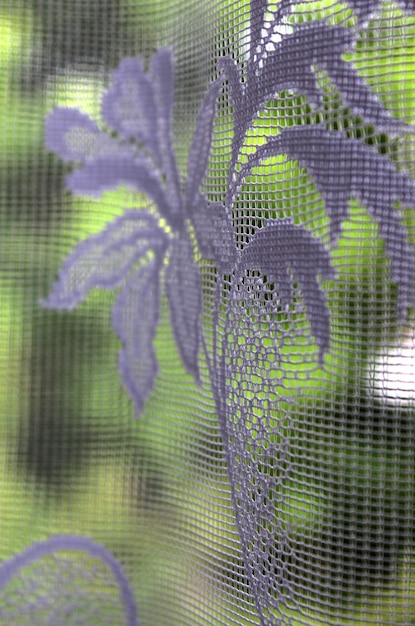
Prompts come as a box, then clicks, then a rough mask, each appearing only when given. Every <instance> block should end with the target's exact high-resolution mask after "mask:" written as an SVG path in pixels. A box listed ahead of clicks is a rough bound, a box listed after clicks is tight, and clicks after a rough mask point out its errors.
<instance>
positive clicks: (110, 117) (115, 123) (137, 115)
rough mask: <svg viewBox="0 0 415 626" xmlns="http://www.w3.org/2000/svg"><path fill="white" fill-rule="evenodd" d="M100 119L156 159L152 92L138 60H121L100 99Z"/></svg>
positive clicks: (157, 152)
mask: <svg viewBox="0 0 415 626" xmlns="http://www.w3.org/2000/svg"><path fill="white" fill-rule="evenodd" d="M102 118H103V120H104V121H105V122H106V123H107V124H108V126H109V127H110V128H111V129H112V130H115V131H116V132H117V133H118V134H119V135H120V137H122V138H123V139H126V140H130V139H134V140H135V141H137V142H138V143H143V144H145V145H146V146H147V147H148V148H149V149H150V150H151V151H152V152H154V154H156V155H157V156H159V155H160V146H159V144H158V142H157V138H158V134H157V123H158V117H157V108H156V100H155V97H154V88H153V84H152V82H151V80H150V78H149V76H148V75H147V74H146V73H145V72H144V70H143V64H142V61H141V59H140V58H139V57H135V58H126V59H123V60H122V61H121V63H120V65H119V67H118V69H117V70H116V71H115V72H114V74H113V81H112V85H111V87H110V88H109V89H108V91H107V92H106V93H105V95H104V97H103V99H102Z"/></svg>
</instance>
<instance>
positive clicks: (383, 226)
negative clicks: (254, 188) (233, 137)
mask: <svg viewBox="0 0 415 626" xmlns="http://www.w3.org/2000/svg"><path fill="white" fill-rule="evenodd" d="M281 154H286V155H288V157H289V158H290V159H295V160H297V161H299V163H300V165H301V166H303V167H305V168H307V170H308V172H309V173H310V175H311V176H312V177H313V180H314V182H315V184H316V186H317V188H318V189H319V190H320V192H321V194H322V196H323V198H324V200H325V206H326V210H327V213H328V214H329V216H330V220H331V240H332V242H333V243H335V242H336V241H337V239H338V237H339V236H340V233H341V228H342V223H343V221H344V220H345V219H347V217H348V215H349V205H348V203H349V200H350V199H351V198H355V199H357V200H359V201H360V202H362V204H363V205H364V206H365V207H366V208H367V210H368V212H369V214H370V215H371V217H372V218H373V219H374V220H375V221H376V222H377V224H378V226H379V231H380V235H381V237H382V239H383V241H384V243H385V248H386V252H387V254H388V256H389V258H390V260H391V274H392V279H393V280H394V281H395V283H396V284H397V285H398V289H399V294H398V313H399V316H400V318H401V319H404V318H405V316H406V308H407V307H408V306H412V305H413V303H414V276H415V261H414V252H413V250H412V247H411V246H410V244H409V242H408V236H407V231H406V229H405V227H404V226H403V224H402V222H401V218H400V214H399V212H398V211H397V210H396V208H395V206H394V205H395V203H401V205H402V206H403V207H406V208H413V209H415V186H414V184H413V182H412V181H411V179H410V178H409V177H408V176H406V175H405V174H403V173H400V172H398V171H397V170H396V168H395V166H394V164H393V163H392V162H391V161H390V160H389V159H388V158H387V157H385V156H382V155H381V154H379V153H378V152H377V150H376V149H375V148H372V147H371V146H368V145H366V144H364V143H362V142H360V141H358V140H355V139H349V138H348V137H347V136H346V135H345V134H344V133H342V132H341V131H338V132H334V131H328V130H326V129H325V128H324V126H321V125H312V124H310V125H308V126H296V127H292V128H288V129H286V130H284V131H282V132H281V133H280V134H279V135H278V136H277V137H275V138H272V139H270V140H268V141H267V143H266V144H264V145H262V146H260V147H259V148H258V149H257V151H256V152H255V153H254V154H252V155H250V156H249V158H248V161H247V163H246V164H245V165H244V166H243V167H242V168H241V171H240V173H239V181H242V179H243V178H245V177H246V176H247V175H248V174H249V173H251V172H252V170H253V168H254V167H256V166H257V165H259V164H260V163H261V162H262V161H263V160H265V159H268V158H270V157H273V156H277V155H281Z"/></svg>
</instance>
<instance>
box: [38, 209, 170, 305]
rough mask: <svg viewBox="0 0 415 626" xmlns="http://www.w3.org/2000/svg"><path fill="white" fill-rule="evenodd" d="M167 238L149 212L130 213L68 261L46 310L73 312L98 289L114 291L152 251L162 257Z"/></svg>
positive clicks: (75, 251)
mask: <svg viewBox="0 0 415 626" xmlns="http://www.w3.org/2000/svg"><path fill="white" fill-rule="evenodd" d="M166 245H167V237H166V235H165V234H164V232H163V231H162V230H161V228H160V227H159V226H158V223H157V220H156V219H155V218H154V217H153V216H152V215H150V214H148V213H146V212H145V211H127V212H126V213H125V214H124V215H123V216H122V217H120V218H118V219H116V220H115V221H114V222H112V223H111V224H109V225H108V226H107V228H106V229H105V230H103V231H102V232H101V233H99V234H98V235H95V236H93V237H90V238H89V239H87V240H86V241H83V242H81V243H80V244H79V245H78V246H77V247H76V248H75V250H74V251H73V252H72V253H71V254H70V255H69V257H68V258H67V259H66V261H65V263H64V265H63V267H62V269H61V270H60V272H59V279H58V281H57V283H56V284H55V286H54V287H53V289H52V292H51V294H50V296H49V298H48V299H47V300H46V301H45V302H43V306H45V307H49V308H54V309H73V308H74V307H75V306H76V305H77V304H78V303H79V302H81V301H82V300H84V299H85V298H86V296H87V295H88V293H89V291H90V290H91V289H93V288H94V287H102V288H104V289H113V288H114V287H117V286H119V285H120V284H121V282H122V280H123V279H124V277H125V275H126V274H127V273H128V272H129V271H130V269H131V267H132V265H133V264H134V263H137V262H139V261H141V260H142V259H143V258H144V257H145V256H146V255H147V254H148V253H149V252H150V251H158V252H159V254H160V253H162V252H163V251H164V249H165V247H166Z"/></svg>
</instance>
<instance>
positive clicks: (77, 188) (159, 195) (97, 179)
mask: <svg viewBox="0 0 415 626" xmlns="http://www.w3.org/2000/svg"><path fill="white" fill-rule="evenodd" d="M67 185H68V188H69V189H70V190H71V191H72V192H73V193H74V194H75V195H79V196H95V197H99V196H101V195H102V194H103V193H104V191H108V190H110V189H116V188H117V187H118V186H119V185H126V186H128V187H131V188H132V189H135V190H136V191H141V192H143V193H146V194H147V195H148V196H149V197H150V198H151V199H152V200H153V201H154V202H155V203H156V204H157V206H158V208H159V209H160V213H162V214H163V215H164V216H166V217H167V218H168V217H170V215H171V205H170V203H169V201H168V198H167V196H166V192H165V190H164V187H163V185H162V181H161V178H160V175H159V174H158V172H157V170H155V169H154V167H152V166H151V163H149V161H148V160H147V159H144V158H140V159H132V158H131V157H129V156H121V155H120V156H115V157H97V158H96V159H94V160H91V161H89V162H88V163H86V164H85V165H84V167H83V168H81V169H76V170H74V171H73V172H72V173H71V174H69V176H68V179H67Z"/></svg>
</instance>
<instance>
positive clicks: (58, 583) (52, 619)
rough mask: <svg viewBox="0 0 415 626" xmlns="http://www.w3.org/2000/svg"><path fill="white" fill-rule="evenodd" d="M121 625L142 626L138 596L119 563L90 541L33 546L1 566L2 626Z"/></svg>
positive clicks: (70, 538) (67, 539) (55, 540)
mask: <svg viewBox="0 0 415 626" xmlns="http://www.w3.org/2000/svg"><path fill="white" fill-rule="evenodd" d="M121 620H122V621H121ZM121 623H122V624H125V625H126V626H138V624H139V622H138V617H137V607H136V603H135V599H134V593H133V591H132V589H131V587H130V585H129V582H128V580H127V578H126V576H125V574H124V572H123V570H122V568H121V565H120V564H119V563H118V561H117V560H116V559H115V558H114V557H113V556H112V554H110V553H109V552H108V551H107V550H106V549H105V548H104V547H103V546H101V545H99V544H97V543H95V542H93V541H91V540H90V539H88V538H87V537H82V536H76V535H61V536H56V537H52V538H51V539H49V540H47V541H39V542H35V543H33V544H32V545H31V546H30V547H29V548H27V549H26V550H24V551H23V552H20V553H19V554H17V555H16V556H14V557H12V558H11V559H9V560H8V561H5V562H4V563H3V564H2V565H1V566H0V624H2V626H10V625H11V624H19V625H20V626H41V625H42V626H43V625H44V624H48V625H50V626H70V625H71V624H73V625H74V626H75V625H76V626H82V625H85V626H91V624H102V625H104V624H108V625H110V624H111V626H112V625H113V624H121Z"/></svg>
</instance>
